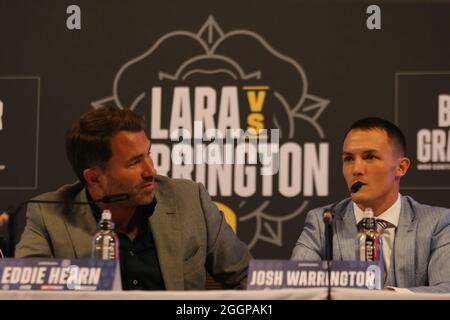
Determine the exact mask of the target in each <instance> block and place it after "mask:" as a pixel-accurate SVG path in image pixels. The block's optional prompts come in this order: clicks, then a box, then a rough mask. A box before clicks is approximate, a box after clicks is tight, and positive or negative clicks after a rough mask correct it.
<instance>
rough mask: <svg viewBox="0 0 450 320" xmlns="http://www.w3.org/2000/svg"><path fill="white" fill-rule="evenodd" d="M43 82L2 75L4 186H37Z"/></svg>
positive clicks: (0, 164)
mask: <svg viewBox="0 0 450 320" xmlns="http://www.w3.org/2000/svg"><path fill="white" fill-rule="evenodd" d="M39 82H40V79H39V77H22V76H20V77H15V76H8V77H2V76H0V190H21V189H33V190H34V189H36V188H37V172H38V134H39Z"/></svg>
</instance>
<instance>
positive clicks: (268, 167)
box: [92, 16, 329, 248]
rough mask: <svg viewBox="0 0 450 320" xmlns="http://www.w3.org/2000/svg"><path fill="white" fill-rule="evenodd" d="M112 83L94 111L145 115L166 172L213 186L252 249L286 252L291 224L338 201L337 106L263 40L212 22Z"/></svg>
mask: <svg viewBox="0 0 450 320" xmlns="http://www.w3.org/2000/svg"><path fill="white" fill-rule="evenodd" d="M112 83H113V88H112V96H109V97H106V98H103V99H100V100H96V101H94V102H92V106H93V107H94V108H98V107H100V106H102V105H115V106H118V107H120V108H130V109H132V110H135V111H137V112H139V113H140V114H142V115H143V116H144V117H145V119H146V121H147V126H148V133H149V138H150V140H151V142H152V157H153V160H154V162H155V166H156V168H157V170H158V173H159V174H162V175H167V176H170V177H172V178H186V179H191V180H195V181H197V182H201V183H203V184H204V185H205V186H206V188H207V190H208V192H209V193H210V195H211V196H212V198H213V199H214V200H215V203H216V204H217V206H218V207H219V209H220V210H222V211H223V212H224V213H225V217H226V219H227V222H228V223H229V224H230V225H231V226H232V228H233V229H234V230H235V232H237V233H238V234H239V236H240V237H241V239H243V240H244V241H246V242H247V243H248V245H249V247H250V248H252V247H254V246H255V245H256V244H257V243H258V241H262V242H268V243H271V244H275V245H278V246H282V245H283V226H284V225H285V224H286V223H288V222H289V221H290V220H291V219H293V218H295V217H297V216H298V215H300V214H301V213H302V212H305V210H307V209H308V206H309V203H310V201H311V199H314V198H316V197H326V196H328V192H329V188H328V180H329V170H328V168H329V143H328V141H327V140H326V136H325V132H324V130H323V128H322V126H321V124H320V121H319V120H320V116H321V114H322V113H323V111H324V110H325V109H326V107H327V105H328V104H329V101H328V100H326V99H324V98H321V97H318V96H316V95H313V94H311V93H310V92H309V88H308V80H307V77H306V73H305V71H304V70H303V68H302V67H301V66H300V64H299V63H298V62H297V61H295V60H294V59H292V58H290V57H288V56H286V55H284V54H282V53H281V52H280V51H278V50H277V49H275V48H273V47H272V46H271V44H270V42H269V41H267V40H266V39H265V38H263V37H262V36H261V35H259V34H258V33H256V32H254V31H249V30H231V31H228V32H226V31H224V30H223V29H222V27H221V26H220V25H219V24H218V23H217V22H216V21H215V19H214V18H213V17H212V16H211V17H209V18H208V19H207V21H206V22H205V23H204V24H203V26H202V27H201V28H200V29H198V30H178V31H172V32H169V33H167V34H164V35H162V36H161V37H160V38H159V39H158V40H157V41H156V42H155V43H154V44H152V45H151V46H150V47H149V49H148V50H147V51H145V52H143V53H142V54H140V55H139V56H137V57H134V58H131V59H130V60H129V61H127V62H126V63H124V65H123V66H122V67H121V68H120V69H119V71H118V72H117V74H116V76H115V78H114V79H113V81H112ZM280 203H283V206H280ZM281 208H282V209H281Z"/></svg>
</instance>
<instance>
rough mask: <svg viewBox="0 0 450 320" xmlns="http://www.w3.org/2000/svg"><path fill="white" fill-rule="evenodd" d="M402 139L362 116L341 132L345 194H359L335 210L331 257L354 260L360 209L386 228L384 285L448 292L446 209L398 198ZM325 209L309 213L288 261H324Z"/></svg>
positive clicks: (449, 224)
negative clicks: (354, 189)
mask: <svg viewBox="0 0 450 320" xmlns="http://www.w3.org/2000/svg"><path fill="white" fill-rule="evenodd" d="M405 154H406V140H405V137H404V135H403V133H402V132H401V131H400V129H399V128H398V127H397V126H395V125H394V124H392V123H390V122H389V121H387V120H384V119H380V118H365V119H361V120H358V121H357V122H355V123H354V124H353V125H352V126H351V128H350V129H349V130H348V131H347V134H346V136H345V140H344V144H343V154H342V157H343V165H342V172H343V175H344V178H345V180H346V183H347V187H348V189H349V190H351V186H353V185H354V184H355V183H356V182H360V183H362V187H361V189H360V190H359V191H357V192H355V193H351V198H348V199H346V200H343V201H341V202H340V203H339V204H337V205H336V207H335V215H334V219H333V225H332V228H333V259H334V260H348V261H351V260H356V259H357V258H356V242H355V239H356V235H357V223H358V222H359V221H360V220H361V218H362V212H363V210H364V209H365V208H371V209H373V211H374V214H375V216H376V217H377V218H378V219H383V220H385V221H387V222H388V223H389V224H390V225H391V227H392V228H390V229H386V230H383V232H382V238H383V255H384V261H385V266H384V267H385V270H387V272H386V274H387V277H386V282H385V286H386V287H389V288H392V289H395V290H399V289H396V288H408V289H409V290H411V291H422V292H450V210H449V209H445V208H438V207H431V206H427V205H423V204H420V203H418V202H416V201H414V200H413V199H412V198H411V197H408V196H401V195H400V194H399V188H400V178H401V177H402V176H404V175H405V174H406V172H407V170H408V168H409V165H410V161H409V159H408V158H406V157H405ZM328 207H329V206H327V207H323V208H317V209H314V210H311V211H310V212H309V213H308V214H307V217H306V221H305V225H304V228H303V231H302V233H301V235H300V237H299V239H298V241H297V244H296V246H295V248H294V250H293V253H292V257H291V258H292V259H294V260H302V261H315V260H325V258H326V254H325V249H326V248H325V237H324V233H325V230H324V229H325V225H324V223H323V213H324V211H325V209H326V208H328Z"/></svg>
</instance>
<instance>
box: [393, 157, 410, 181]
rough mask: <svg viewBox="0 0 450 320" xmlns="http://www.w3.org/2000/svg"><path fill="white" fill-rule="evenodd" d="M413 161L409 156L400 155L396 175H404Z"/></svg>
mask: <svg viewBox="0 0 450 320" xmlns="http://www.w3.org/2000/svg"><path fill="white" fill-rule="evenodd" d="M410 165H411V161H410V160H409V159H408V158H407V157H400V158H399V159H398V163H397V168H396V169H395V175H396V176H397V177H403V176H404V175H405V174H406V172H407V171H408V169H409V166H410Z"/></svg>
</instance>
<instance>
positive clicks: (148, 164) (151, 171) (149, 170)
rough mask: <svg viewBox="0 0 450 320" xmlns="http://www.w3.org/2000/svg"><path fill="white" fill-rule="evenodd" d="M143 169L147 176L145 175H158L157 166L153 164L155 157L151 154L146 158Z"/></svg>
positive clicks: (143, 173)
mask: <svg viewBox="0 0 450 320" xmlns="http://www.w3.org/2000/svg"><path fill="white" fill-rule="evenodd" d="M143 169H144V170H143V172H142V175H143V176H145V177H148V176H151V177H154V176H156V169H155V166H154V164H153V159H152V158H151V157H150V156H148V157H146V158H145V160H144V168H143Z"/></svg>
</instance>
